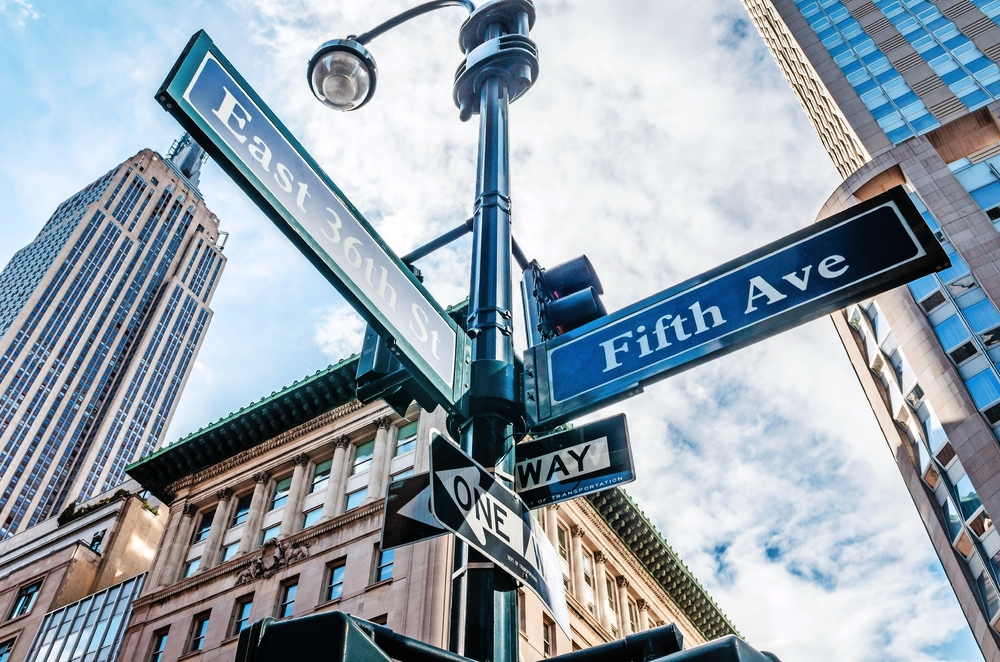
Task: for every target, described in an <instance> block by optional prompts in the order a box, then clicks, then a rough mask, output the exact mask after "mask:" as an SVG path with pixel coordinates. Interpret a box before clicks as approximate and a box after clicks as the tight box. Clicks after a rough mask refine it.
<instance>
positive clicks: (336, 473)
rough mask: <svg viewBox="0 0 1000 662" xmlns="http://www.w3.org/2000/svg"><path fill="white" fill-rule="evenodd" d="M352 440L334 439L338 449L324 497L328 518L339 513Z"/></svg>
mask: <svg viewBox="0 0 1000 662" xmlns="http://www.w3.org/2000/svg"><path fill="white" fill-rule="evenodd" d="M350 443H351V440H350V439H348V438H347V437H337V438H336V439H334V440H333V445H334V448H335V449H336V450H334V451H333V462H332V463H331V464H330V480H328V481H327V483H326V495H325V496H324V497H323V517H322V518H321V519H322V520H328V519H331V518H333V517H335V516H336V515H337V509H338V507H339V505H340V496H341V494H340V493H341V492H343V491H344V462H345V461H346V458H347V447H348V446H349V445H350Z"/></svg>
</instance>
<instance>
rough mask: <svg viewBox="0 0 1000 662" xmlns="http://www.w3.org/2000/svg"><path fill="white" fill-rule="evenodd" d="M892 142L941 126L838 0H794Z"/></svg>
mask: <svg viewBox="0 0 1000 662" xmlns="http://www.w3.org/2000/svg"><path fill="white" fill-rule="evenodd" d="M795 4H796V6H798V8H799V10H800V11H801V12H802V15H803V16H804V17H805V18H806V20H807V21H808V22H809V25H810V27H812V29H813V31H814V32H815V33H816V36H817V37H819V39H820V41H821V42H823V45H824V46H825V47H826V49H827V50H828V51H829V52H830V55H831V57H833V60H834V62H836V63H837V66H838V67H840V70H841V71H842V72H843V73H844V75H845V76H847V80H848V81H849V82H850V83H851V86H852V87H854V90H855V91H856V92H857V93H858V96H860V97H861V100H862V101H863V102H864V104H865V106H866V107H867V108H868V110H870V111H871V113H872V115H873V116H874V117H875V120H876V121H877V122H878V124H879V126H880V127H882V130H883V131H884V132H885V134H886V136H888V138H889V140H891V141H892V142H893V144H898V143H900V142H902V141H904V140H906V139H907V138H910V137H912V136H915V135H920V134H922V133H926V132H927V131H930V130H931V129H934V128H936V127H938V126H940V122H938V121H937V120H936V119H935V118H934V116H933V115H931V113H930V111H929V110H927V107H926V106H925V105H924V103H923V101H921V100H920V98H919V97H918V96H917V95H916V94H914V92H913V90H912V89H910V87H909V86H908V85H907V84H906V82H905V81H904V80H903V77H902V76H901V75H900V73H899V72H898V71H897V70H896V69H895V68H894V67H893V66H892V65H891V64H890V63H889V59H888V58H887V57H886V56H885V54H884V53H882V51H881V50H879V48H878V46H876V45H875V42H874V41H872V38H871V37H870V36H868V34H867V33H865V31H864V30H863V29H862V28H861V25H860V24H859V23H858V21H857V19H855V18H854V16H852V15H851V13H850V12H849V11H847V8H846V7H845V6H844V4H843V3H842V2H840V0H795Z"/></svg>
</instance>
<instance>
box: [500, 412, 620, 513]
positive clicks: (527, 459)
mask: <svg viewBox="0 0 1000 662" xmlns="http://www.w3.org/2000/svg"><path fill="white" fill-rule="evenodd" d="M633 480H635V471H634V470H633V468H632V449H631V448H630V447H629V443H628V427H627V426H626V424H625V414H618V415H617V416H612V417H611V418H605V419H603V420H600V421H595V422H593V423H588V424H587V425H581V426H580V427H575V428H573V429H571V430H563V431H562V432H556V433H555V434H550V435H548V436H545V437H538V438H537V439H532V440H531V441H522V442H521V443H519V444H518V445H517V446H515V447H514V491H515V492H517V496H519V497H521V500H522V501H524V503H525V504H526V505H527V506H528V508H538V507H540V506H544V505H546V504H549V503H559V502H560V501H567V500H569V499H575V498H576V497H579V496H583V495H584V494H590V493H592V492H600V491H601V490H606V489H609V488H612V487H617V486H621V485H624V484H626V483H631V482H632V481H633Z"/></svg>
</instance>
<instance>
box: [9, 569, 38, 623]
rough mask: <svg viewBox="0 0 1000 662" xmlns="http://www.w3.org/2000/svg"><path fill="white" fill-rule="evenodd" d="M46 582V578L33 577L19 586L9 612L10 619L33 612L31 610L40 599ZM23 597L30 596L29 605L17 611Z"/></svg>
mask: <svg viewBox="0 0 1000 662" xmlns="http://www.w3.org/2000/svg"><path fill="white" fill-rule="evenodd" d="M44 582H45V579H44V578H41V579H33V580H31V581H29V582H25V583H24V584H21V585H20V586H19V587H18V589H17V593H16V594H15V596H14V602H13V604H11V607H10V611H9V612H8V613H7V620H8V621H12V620H14V619H16V618H21V617H22V616H27V615H28V614H30V613H31V610H32V609H34V608H35V603H36V602H37V601H38V596H39V594H40V593H41V592H42V584H43V583H44ZM22 598H28V602H27V606H26V607H24V608H23V610H22V611H21V612H20V613H17V612H18V609H19V605H20V604H21V600H22Z"/></svg>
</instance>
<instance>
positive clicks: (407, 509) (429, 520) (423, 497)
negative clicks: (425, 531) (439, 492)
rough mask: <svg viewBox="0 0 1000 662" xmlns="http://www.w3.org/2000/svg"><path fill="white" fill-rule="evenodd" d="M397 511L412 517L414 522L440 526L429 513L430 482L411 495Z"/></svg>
mask: <svg viewBox="0 0 1000 662" xmlns="http://www.w3.org/2000/svg"><path fill="white" fill-rule="evenodd" d="M398 512H399V514H400V515H402V516H403V517H407V518H409V519H412V520H414V521H415V522H420V523H421V524H426V525H427V526H433V527H434V528H436V529H440V528H441V523H440V522H438V521H437V520H436V519H434V515H432V514H431V486H430V484H428V485H427V487H425V488H424V489H423V490H421V492H420V494H418V495H417V496H415V497H413V499H412V500H411V501H410V502H409V503H407V504H406V505H405V506H403V507H402V508H400V509H399V511H398Z"/></svg>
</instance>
